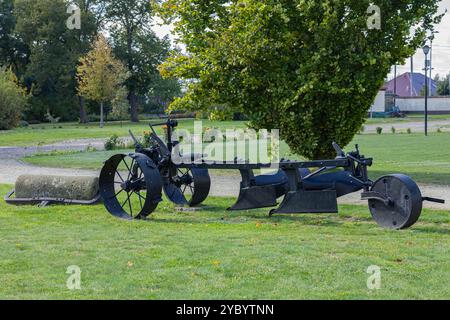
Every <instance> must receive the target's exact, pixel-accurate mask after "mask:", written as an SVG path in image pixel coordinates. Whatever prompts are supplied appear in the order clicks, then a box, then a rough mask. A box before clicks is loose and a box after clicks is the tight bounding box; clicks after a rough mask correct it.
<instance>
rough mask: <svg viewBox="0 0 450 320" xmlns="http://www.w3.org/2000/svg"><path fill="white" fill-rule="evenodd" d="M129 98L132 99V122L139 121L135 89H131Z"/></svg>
mask: <svg viewBox="0 0 450 320" xmlns="http://www.w3.org/2000/svg"><path fill="white" fill-rule="evenodd" d="M128 100H129V101H130V110H131V122H139V116H138V107H137V96H136V92H135V91H134V90H131V91H130V95H129V98H128Z"/></svg>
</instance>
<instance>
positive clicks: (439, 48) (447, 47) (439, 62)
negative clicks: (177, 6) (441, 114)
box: [154, 0, 450, 79]
mask: <svg viewBox="0 0 450 320" xmlns="http://www.w3.org/2000/svg"><path fill="white" fill-rule="evenodd" d="M445 9H447V10H448V13H447V14H446V15H445V16H444V18H443V19H442V21H441V23H440V24H439V25H438V26H437V27H436V30H437V31H439V33H438V34H436V36H435V39H434V41H433V50H432V66H433V69H434V70H433V71H432V77H434V76H435V75H436V74H439V75H440V76H441V77H443V76H446V75H448V74H449V73H450V0H442V1H441V4H440V12H444V11H445ZM154 29H155V32H156V33H157V34H158V36H160V37H163V36H165V35H171V32H172V26H168V25H156V26H155V27H154ZM424 64H425V57H424V54H423V51H422V49H419V50H418V51H417V52H416V54H415V55H414V57H413V65H414V72H422V73H423V69H424ZM410 65H411V64H410V59H408V61H407V63H406V64H405V65H403V66H397V73H398V74H399V75H400V74H402V73H405V72H410V70H411V67H410ZM392 78H394V68H392V71H391V73H390V74H389V75H388V79H392Z"/></svg>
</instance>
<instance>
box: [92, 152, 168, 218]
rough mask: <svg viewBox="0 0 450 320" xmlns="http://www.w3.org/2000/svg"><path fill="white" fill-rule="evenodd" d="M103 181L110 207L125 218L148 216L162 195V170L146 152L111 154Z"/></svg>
mask: <svg viewBox="0 0 450 320" xmlns="http://www.w3.org/2000/svg"><path fill="white" fill-rule="evenodd" d="M99 185H100V193H101V195H102V198H103V200H104V204H105V207H106V209H107V210H108V211H109V212H110V213H111V214H112V215H113V216H116V217H118V218H122V219H142V218H146V217H147V216H149V215H150V214H151V213H152V212H153V211H154V210H155V209H156V207H157V206H158V203H159V202H160V201H161V199H162V198H161V191H162V184H161V178H160V176H159V171H158V170H157V168H156V166H155V165H154V163H153V162H152V161H151V160H150V158H148V157H147V156H145V155H143V154H129V155H125V154H118V155H115V156H113V157H112V158H110V159H109V160H108V161H106V162H105V165H104V167H103V169H102V171H101V174H100V180H99Z"/></svg>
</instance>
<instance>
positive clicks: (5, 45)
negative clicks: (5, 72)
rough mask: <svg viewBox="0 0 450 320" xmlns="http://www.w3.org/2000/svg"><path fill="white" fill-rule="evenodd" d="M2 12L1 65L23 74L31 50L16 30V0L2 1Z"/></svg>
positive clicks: (0, 36)
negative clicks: (17, 34)
mask: <svg viewBox="0 0 450 320" xmlns="http://www.w3.org/2000/svg"><path fill="white" fill-rule="evenodd" d="M0 12H1V14H0V65H3V66H7V67H12V68H13V70H14V72H15V73H16V74H21V73H22V72H23V71H24V67H25V65H26V64H27V63H28V56H29V50H28V47H27V46H26V45H25V43H23V41H21V39H20V38H19V37H17V36H16V34H15V32H14V29H15V27H16V17H15V16H14V0H2V1H0Z"/></svg>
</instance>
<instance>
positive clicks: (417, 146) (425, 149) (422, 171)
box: [24, 133, 450, 185]
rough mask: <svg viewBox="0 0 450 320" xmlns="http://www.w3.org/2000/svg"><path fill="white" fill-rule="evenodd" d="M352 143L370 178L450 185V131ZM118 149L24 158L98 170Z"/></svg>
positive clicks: (286, 151) (372, 137)
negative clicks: (368, 164)
mask: <svg viewBox="0 0 450 320" xmlns="http://www.w3.org/2000/svg"><path fill="white" fill-rule="evenodd" d="M355 143H358V144H359V145H360V148H361V151H362V152H363V154H365V155H366V156H371V157H374V159H375V162H374V166H373V167H372V168H370V174H371V177H372V178H378V177H380V176H382V175H385V174H390V173H399V172H400V173H405V174H408V175H410V176H411V177H413V178H414V179H416V180H417V181H418V182H421V183H433V184H443V185H450V133H440V134H437V133H433V134H431V135H430V136H429V137H424V136H423V135H421V134H410V135H409V134H395V135H394V134H385V135H357V136H356V137H355V139H354V141H353V142H352V144H350V146H349V147H348V148H347V149H351V148H353V146H354V144H355ZM129 151H131V150H129ZM118 152H119V153H120V152H126V151H112V152H111V151H107V152H106V151H97V152H83V153H70V152H69V153H56V154H48V155H46V154H44V155H39V156H32V157H28V158H25V159H24V160H25V161H26V162H29V163H32V164H35V165H40V166H47V167H69V168H84V169H96V170H97V169H99V168H101V166H102V163H103V162H104V161H105V160H106V159H108V158H109V157H110V156H111V155H113V154H115V153H118ZM281 153H282V156H284V157H286V158H290V159H299V158H298V157H296V156H292V155H290V154H289V148H288V147H287V145H286V144H284V143H283V145H282V148H281ZM218 173H219V174H220V173H223V172H220V171H218Z"/></svg>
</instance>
